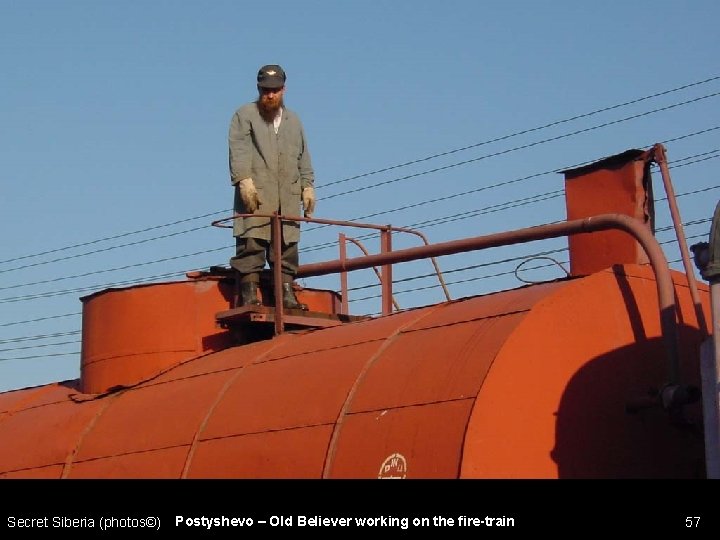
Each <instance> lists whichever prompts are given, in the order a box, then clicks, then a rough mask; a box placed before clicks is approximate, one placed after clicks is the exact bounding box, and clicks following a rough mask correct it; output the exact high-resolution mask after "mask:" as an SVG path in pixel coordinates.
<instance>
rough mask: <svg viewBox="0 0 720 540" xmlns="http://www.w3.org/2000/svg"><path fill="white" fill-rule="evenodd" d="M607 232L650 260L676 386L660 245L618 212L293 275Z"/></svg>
mask: <svg viewBox="0 0 720 540" xmlns="http://www.w3.org/2000/svg"><path fill="white" fill-rule="evenodd" d="M608 229H619V230H622V231H625V232H626V233H628V234H630V235H632V236H634V237H635V239H636V240H637V241H638V243H639V244H640V245H641V246H642V248H643V249H644V250H645V253H646V254H647V256H648V259H649V260H650V265H651V266H652V269H653V272H654V273H655V281H656V285H657V293H658V301H659V304H660V326H661V329H662V335H663V341H664V343H665V348H666V350H667V355H668V359H667V360H668V366H667V369H668V379H669V380H668V385H670V386H676V385H678V384H679V378H680V368H679V353H678V331H677V323H676V320H675V294H674V289H673V283H672V277H671V276H670V268H669V266H668V263H667V259H666V258H665V254H664V253H663V251H662V248H661V247H660V244H658V242H657V240H656V239H655V237H654V236H653V235H652V233H651V232H650V230H649V229H648V228H647V227H646V226H645V225H644V224H643V223H641V222H640V221H638V220H636V219H634V218H631V217H629V216H626V215H623V214H600V215H597V216H592V217H588V218H584V219H577V220H573V221H565V222H562V223H553V224H549V225H538V226H535V227H528V228H525V229H517V230H514V231H507V232H502V233H496V234H489V235H485V236H475V237H472V238H465V239H462V240H454V241H450V242H441V243H438V244H432V245H430V246H421V247H415V248H407V249H401V250H398V251H393V252H391V253H381V254H377V255H370V256H367V257H359V258H354V259H345V260H339V259H338V260H334V261H327V262H323V263H311V264H305V265H302V266H300V268H298V273H297V275H298V277H309V276H321V275H326V274H332V273H336V272H343V271H351V270H361V269H365V268H370V267H372V266H381V265H384V264H394V263H400V262H407V261H414V260H417V259H423V258H427V257H437V256H442V255H452V254H455V253H462V252H466V251H473V250H477V249H485V248H491V247H498V246H507V245H512V244H519V243H524V242H531V241H534V240H544V239H547V238H557V237H560V236H567V235H571V234H580V233H591V232H597V231H604V230H608ZM666 405H668V404H666ZM668 406H669V405H668Z"/></svg>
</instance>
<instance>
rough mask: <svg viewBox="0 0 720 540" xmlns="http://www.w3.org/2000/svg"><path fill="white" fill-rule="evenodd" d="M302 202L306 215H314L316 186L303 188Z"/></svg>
mask: <svg viewBox="0 0 720 540" xmlns="http://www.w3.org/2000/svg"><path fill="white" fill-rule="evenodd" d="M302 204H303V208H304V209H305V217H312V215H313V212H314V211H315V188H314V187H312V186H307V187H306V188H305V189H303V190H302Z"/></svg>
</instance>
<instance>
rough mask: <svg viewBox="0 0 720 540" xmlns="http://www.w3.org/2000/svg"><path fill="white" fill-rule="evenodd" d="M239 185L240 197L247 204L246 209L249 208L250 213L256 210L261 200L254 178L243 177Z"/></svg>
mask: <svg viewBox="0 0 720 540" xmlns="http://www.w3.org/2000/svg"><path fill="white" fill-rule="evenodd" d="M238 185H239V186H240V198H241V199H242V201H243V204H244V205H245V210H247V211H248V213H253V212H255V210H257V209H258V207H259V206H260V204H261V201H260V197H258V192H257V189H255V184H254V183H253V181H252V178H243V179H242V180H240V182H239V183H238Z"/></svg>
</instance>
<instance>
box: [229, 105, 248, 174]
mask: <svg viewBox="0 0 720 540" xmlns="http://www.w3.org/2000/svg"><path fill="white" fill-rule="evenodd" d="M228 148H229V161H230V182H231V183H232V184H233V185H237V183H238V182H240V180H242V179H244V178H250V177H251V176H252V134H251V124H250V119H249V118H247V117H246V116H245V115H243V114H242V110H238V111H237V112H236V113H235V114H234V115H233V117H232V120H230V131H229V134H228Z"/></svg>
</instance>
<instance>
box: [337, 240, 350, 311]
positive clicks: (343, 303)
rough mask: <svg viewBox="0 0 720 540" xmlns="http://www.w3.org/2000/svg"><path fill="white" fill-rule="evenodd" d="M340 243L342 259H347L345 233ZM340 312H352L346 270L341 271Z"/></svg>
mask: <svg viewBox="0 0 720 540" xmlns="http://www.w3.org/2000/svg"><path fill="white" fill-rule="evenodd" d="M338 243H339V244H340V260H341V261H344V260H345V259H347V244H346V241H345V234H343V233H340V234H339V239H338ZM340 294H341V297H340V313H341V314H343V315H347V314H348V313H350V303H349V302H350V301H349V298H348V275H347V272H345V271H344V270H343V271H342V272H340Z"/></svg>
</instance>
